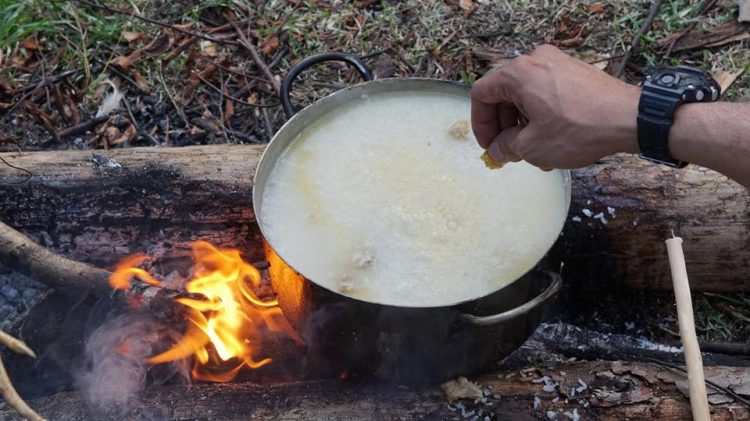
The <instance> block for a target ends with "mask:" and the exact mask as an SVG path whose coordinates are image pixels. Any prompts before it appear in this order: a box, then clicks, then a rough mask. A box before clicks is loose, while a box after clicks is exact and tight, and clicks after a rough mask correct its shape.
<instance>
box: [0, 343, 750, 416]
mask: <svg viewBox="0 0 750 421" xmlns="http://www.w3.org/2000/svg"><path fill="white" fill-rule="evenodd" d="M538 357H542V356H541V355H539V356H538ZM547 361H549V360H547ZM706 375H707V378H709V379H714V380H716V381H721V382H722V383H723V384H722V386H723V387H727V388H729V389H734V390H735V391H739V392H740V393H743V394H746V393H747V390H748V386H749V384H748V382H750V381H749V380H748V379H750V369H747V368H734V367H708V368H707V369H706ZM544 376H546V377H547V379H548V380H547V382H545V381H544ZM472 380H473V381H475V382H476V383H477V384H478V386H479V387H480V389H481V390H482V391H483V392H484V393H483V394H486V396H485V398H486V400H485V401H482V400H481V398H477V399H475V398H473V397H472V398H469V399H463V400H460V401H457V402H454V403H453V404H452V405H450V406H449V405H448V400H447V398H446V396H445V395H444V394H443V393H442V392H441V390H440V388H438V387H437V386H435V387H431V388H427V389H414V388H407V387H404V386H394V385H389V384H380V383H374V382H372V381H361V380H360V381H358V380H346V381H341V380H319V381H306V382H296V383H282V384H278V383H277V384H266V385H257V384H248V383H245V384H238V383H234V384H202V385H196V386H192V387H187V386H167V387H154V388H150V389H147V390H146V391H145V393H144V396H143V398H142V399H141V401H140V402H137V403H133V404H131V405H127V406H125V405H123V406H116V405H110V406H109V407H108V408H106V409H95V408H93V407H91V406H89V404H87V402H86V401H85V400H84V399H83V398H82V396H81V394H80V393H79V392H66V393H60V394H57V395H53V396H50V397H46V398H40V399H35V400H32V401H30V402H29V403H30V405H31V406H32V407H34V408H35V409H37V410H38V411H39V413H41V414H42V415H43V416H45V417H47V418H48V419H54V420H61V419H65V420H76V421H82V420H101V421H107V420H121V419H164V420H248V419H263V420H309V421H316V420H451V419H455V418H458V419H472V418H473V417H474V416H477V419H480V420H484V419H485V417H490V419H492V420H496V419H513V420H534V419H548V418H547V412H548V411H550V412H554V413H555V417H554V419H558V420H567V419H570V418H569V417H567V416H565V413H566V412H567V413H568V414H570V415H571V416H573V413H574V411H575V412H576V413H577V414H578V415H579V416H580V417H581V418H580V419H582V420H594V419H596V420H622V419H630V420H663V421H677V420H680V421H682V420H687V419H690V418H691V413H690V404H689V401H688V400H687V398H686V397H685V394H684V393H687V380H686V379H685V377H684V375H683V374H681V373H679V372H675V371H673V370H670V369H667V368H664V367H661V366H659V365H655V364H648V363H630V362H622V361H613V362H604V361H598V362H574V361H563V362H546V363H543V364H540V365H539V366H531V367H529V368H524V369H522V370H519V369H508V370H503V371H499V372H494V373H491V374H486V375H482V376H477V377H475V378H472ZM545 386H547V391H545ZM708 392H709V395H710V398H711V401H712V402H714V404H712V405H711V412H712V415H713V420H715V421H716V420H719V421H721V420H741V419H748V417H750V412H748V409H747V407H745V406H743V405H741V404H738V403H736V402H732V399H731V398H728V397H726V396H725V395H723V394H722V393H720V392H717V391H716V390H714V389H712V388H709V390H708ZM535 401H536V404H535ZM459 404H460V405H459ZM480 411H481V412H480ZM14 417H15V415H14V414H12V413H11V412H9V411H8V410H7V409H6V410H3V409H0V421H5V420H7V421H10V420H13V419H15V418H14Z"/></svg>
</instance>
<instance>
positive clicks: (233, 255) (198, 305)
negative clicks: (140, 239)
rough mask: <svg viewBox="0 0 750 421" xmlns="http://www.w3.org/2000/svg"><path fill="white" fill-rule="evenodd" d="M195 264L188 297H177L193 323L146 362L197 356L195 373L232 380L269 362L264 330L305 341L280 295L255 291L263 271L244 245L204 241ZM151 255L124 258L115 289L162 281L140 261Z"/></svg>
mask: <svg viewBox="0 0 750 421" xmlns="http://www.w3.org/2000/svg"><path fill="white" fill-rule="evenodd" d="M191 247H192V253H193V260H194V267H193V273H194V275H193V276H192V278H191V279H189V280H186V281H185V283H184V287H185V291H186V292H187V293H188V294H189V296H188V297H179V298H175V301H176V302H178V303H179V304H181V305H182V306H183V307H184V313H185V316H186V318H187V319H188V321H189V324H188V328H187V330H186V332H185V334H184V335H183V337H182V338H181V340H180V341H179V342H177V343H176V344H175V345H174V346H173V347H172V348H171V349H169V350H167V351H166V352H164V353H161V354H159V355H155V356H153V357H150V358H149V359H148V360H147V362H148V363H150V364H160V363H166V362H170V361H176V360H180V359H186V358H191V357H194V359H195V362H194V365H193V369H192V375H193V377H194V378H195V379H198V380H205V381H213V382H228V381H231V380H232V379H234V378H235V377H236V376H237V374H238V373H239V372H240V370H241V369H242V368H243V367H249V368H251V369H254V368H258V367H262V366H264V365H266V364H269V363H270V362H271V361H272V359H271V358H262V357H261V356H260V355H261V345H262V341H263V332H264V331H271V332H280V333H284V334H286V335H289V336H290V337H291V338H292V339H293V340H294V341H296V342H298V343H300V344H302V343H304V342H303V340H302V339H301V338H300V337H299V335H297V333H296V332H294V330H293V329H292V327H291V326H290V325H289V323H288V322H287V320H286V318H285V317H284V314H283V313H282V311H281V309H280V308H279V306H278V302H277V301H276V300H271V301H262V300H261V299H260V298H258V296H257V295H256V293H255V290H257V288H258V287H259V286H260V282H261V276H260V272H259V271H258V269H257V268H255V267H254V266H253V265H251V264H249V263H247V262H245V261H244V260H242V257H241V255H240V251H239V250H231V249H218V248H216V247H214V246H212V245H211V244H209V243H207V242H205V241H196V242H194V243H193V244H192V245H191ZM147 259H149V257H148V256H146V255H143V254H138V255H134V256H131V257H128V258H126V259H125V260H123V261H122V262H121V263H120V264H119V265H118V267H117V268H116V270H115V271H114V273H113V274H112V276H111V278H110V285H111V286H112V287H113V288H115V289H122V290H125V289H128V288H129V287H130V284H131V282H132V280H133V278H137V279H139V280H141V281H143V282H145V283H147V284H150V285H154V286H161V285H162V282H161V281H158V280H157V279H155V278H153V277H152V276H151V275H150V274H149V273H148V272H147V271H145V270H143V269H141V268H138V267H137V266H138V265H139V264H141V263H143V262H144V261H146V260H147Z"/></svg>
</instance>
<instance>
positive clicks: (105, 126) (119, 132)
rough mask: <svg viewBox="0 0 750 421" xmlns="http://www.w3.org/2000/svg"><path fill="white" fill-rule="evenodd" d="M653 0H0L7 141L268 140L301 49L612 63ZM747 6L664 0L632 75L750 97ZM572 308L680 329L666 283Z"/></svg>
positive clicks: (741, 327)
mask: <svg viewBox="0 0 750 421" xmlns="http://www.w3.org/2000/svg"><path fill="white" fill-rule="evenodd" d="M650 6H651V3H648V2H642V1H617V2H595V1H571V0H557V1H552V0H548V1H519V0H503V1H499V0H426V1H419V0H406V1H395V0H359V1H341V0H330V1H326V0H307V1H295V0H271V1H250V0H231V1H230V0H224V1H219V0H209V1H193V0H190V1H180V2H174V1H170V2H166V1H145V0H130V1H122V0H117V1H111V2H109V1H107V2H105V1H100V0H92V1H91V2H89V1H84V0H77V1H61V2H48V1H41V0H20V1H19V0H0V10H2V13H1V16H0V149H1V150H5V151H9V150H10V151H15V150H21V151H36V150H45V149H73V148H74V149H89V148H90V149H100V148H130V147H135V146H152V147H176V146H188V145H198V144H234V143H263V142H268V141H269V140H270V138H271V137H272V136H273V133H275V132H276V130H278V129H279V127H280V126H281V125H282V124H283V123H284V122H285V120H286V118H285V116H284V113H283V112H282V110H281V107H280V106H279V95H278V93H277V86H278V83H280V81H281V79H282V78H283V77H284V76H285V75H286V73H287V72H288V70H289V69H290V68H291V67H292V66H293V65H294V64H296V63H297V62H299V60H301V59H303V58H305V57H308V56H310V55H312V54H315V53H319V52H324V51H343V52H348V53H352V54H355V55H357V56H359V57H361V58H362V59H363V60H364V61H365V63H367V65H368V66H370V67H371V68H372V69H373V70H374V73H375V75H376V77H379V78H385V77H410V76H418V77H431V78H440V79H450V80H458V81H462V82H464V83H468V84H470V83H472V82H473V81H475V80H476V79H478V78H480V77H481V76H482V75H483V74H484V73H485V72H486V71H487V70H488V69H490V68H491V67H493V66H500V65H502V64H504V63H506V62H507V61H508V60H511V59H512V58H514V57H516V56H518V55H521V54H525V53H529V52H531V51H532V50H533V49H534V48H535V46H538V45H541V44H544V43H552V44H555V45H557V46H559V47H560V48H562V49H564V50H565V51H566V52H568V53H569V54H571V55H574V56H576V57H578V58H581V59H582V60H585V61H587V62H590V63H593V64H594V65H596V66H597V67H599V68H601V69H602V70H604V71H606V72H609V73H613V72H614V71H615V69H616V68H617V67H618V66H619V64H620V61H621V58H622V55H623V53H624V51H625V50H627V49H628V48H629V46H630V43H631V40H632V38H633V36H634V35H635V33H636V32H637V31H638V29H639V28H640V27H641V25H642V24H643V22H644V21H645V19H646V17H647V15H648V12H649V8H650ZM737 17H738V6H737V4H736V3H735V2H734V1H731V0H720V1H692V0H691V1H687V0H670V1H665V2H664V3H663V4H662V6H661V8H660V10H659V13H658V14H657V17H656V19H655V21H654V23H653V25H652V26H651V28H650V30H649V31H648V32H647V33H645V34H644V36H643V38H642V39H641V42H640V44H639V45H638V46H637V48H636V50H635V53H634V54H633V57H632V58H631V60H630V61H629V63H628V65H627V67H626V71H625V75H624V78H625V80H627V81H629V82H631V83H637V82H638V81H640V80H641V79H642V77H643V71H644V70H645V69H647V68H648V67H651V66H654V65H666V64H686V65H691V66H699V67H702V68H704V69H708V70H711V71H712V72H713V73H714V75H715V76H717V78H719V79H721V80H722V81H723V82H724V86H725V88H726V90H725V94H724V99H725V100H730V101H735V100H745V99H746V98H747V97H748V92H750V75H748V73H747V72H746V71H745V70H746V69H747V67H748V63H750V50H748V48H747V43H748V37H750V34H748V29H749V27H748V26H747V25H744V24H739V23H737ZM687 31H690V32H687ZM271 79H273V81H272V80H271ZM358 79H359V76H358V75H357V74H356V72H355V71H354V70H353V69H351V68H348V67H347V66H344V65H327V66H324V65H319V66H317V67H316V68H315V69H312V70H311V71H309V72H307V73H305V74H303V75H302V76H301V77H300V78H299V80H298V82H297V83H296V84H295V87H294V91H293V94H292V97H293V99H294V101H295V102H296V104H297V105H298V106H299V107H302V106H304V104H307V103H310V102H312V101H314V100H316V99H318V98H321V97H323V96H325V95H327V94H329V93H330V92H332V91H334V90H337V89H340V88H342V87H345V86H347V85H349V84H352V83H357V81H358ZM694 300H695V304H694V305H695V307H696V311H697V318H698V320H697V323H698V328H699V331H700V334H701V336H702V338H703V339H704V340H712V341H736V340H745V341H746V340H747V339H748V333H749V332H748V329H747V326H748V323H747V322H748V320H750V318H749V317H750V297H747V296H744V295H738V294H735V295H731V296H721V295H716V294H713V295H710V294H696V295H695V297H694ZM633 303H636V304H637V305H633ZM568 304H569V305H568V308H574V309H576V311H574V312H570V311H568V312H565V313H560V314H559V315H558V316H557V317H559V318H561V319H562V320H566V321H570V322H575V323H578V324H592V325H596V327H597V328H598V329H599V330H601V329H604V330H607V331H611V332H622V333H629V334H635V335H647V336H649V337H652V338H653V337H655V338H657V339H674V338H675V335H674V333H673V332H674V331H675V330H676V327H675V325H676V318H675V317H674V304H673V302H672V297H671V296H669V295H668V294H666V295H655V294H633V295H632V297H627V299H622V297H621V296H618V297H613V296H597V297H592V298H591V302H585V303H584V302H580V301H576V302H575V303H573V302H570V303H568ZM613 306H614V307H617V308H621V309H622V311H612V310H611V309H612V308H613ZM636 308H637V309H640V310H634V309H636ZM644 308H650V309H654V310H655V311H653V312H650V311H649V312H645V311H642V310H643V309H644ZM605 310H608V311H605ZM646 315H648V316H646Z"/></svg>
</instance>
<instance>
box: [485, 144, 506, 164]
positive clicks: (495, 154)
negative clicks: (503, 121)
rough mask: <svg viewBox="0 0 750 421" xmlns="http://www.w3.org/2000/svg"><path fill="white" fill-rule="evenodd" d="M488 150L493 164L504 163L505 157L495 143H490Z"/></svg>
mask: <svg viewBox="0 0 750 421" xmlns="http://www.w3.org/2000/svg"><path fill="white" fill-rule="evenodd" d="M488 150H489V152H490V156H491V157H492V159H493V160H494V161H495V162H497V163H499V164H501V163H503V162H505V155H503V153H502V152H501V151H500V145H499V144H498V143H497V142H492V143H491V144H490V147H489V149H488Z"/></svg>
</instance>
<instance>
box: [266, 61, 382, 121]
mask: <svg viewBox="0 0 750 421" xmlns="http://www.w3.org/2000/svg"><path fill="white" fill-rule="evenodd" d="M324 61H343V62H345V63H349V64H351V65H352V66H354V68H355V69H357V71H358V72H359V74H360V75H362V79H364V81H365V82H369V81H371V80H372V79H373V78H372V72H370V69H368V68H367V66H365V64H364V63H362V61H360V59H359V57H357V56H355V55H352V54H347V53H337V52H331V53H321V54H315V55H313V56H310V57H308V58H306V59H304V60H302V61H300V62H299V63H297V65H295V66H294V67H292V69H291V70H290V71H289V73H287V75H286V77H285V78H284V81H283V82H282V83H281V92H280V96H281V106H282V107H283V108H284V114H286V117H287V118H292V116H294V114H296V111H294V107H292V100H291V98H289V92H290V91H291V90H292V84H293V83H294V80H295V79H297V76H299V74H300V73H302V72H304V71H305V70H307V69H308V68H310V67H312V66H314V65H316V64H318V63H322V62H324Z"/></svg>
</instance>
